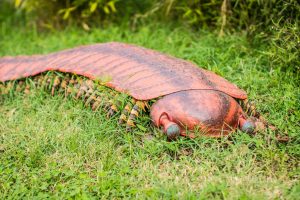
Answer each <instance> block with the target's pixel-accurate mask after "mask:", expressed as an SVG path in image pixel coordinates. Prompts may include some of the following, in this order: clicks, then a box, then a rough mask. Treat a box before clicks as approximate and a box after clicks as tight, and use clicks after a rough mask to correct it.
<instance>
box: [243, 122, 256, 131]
mask: <svg viewBox="0 0 300 200" xmlns="http://www.w3.org/2000/svg"><path fill="white" fill-rule="evenodd" d="M241 129H242V131H243V132H245V133H250V134H251V133H253V132H254V130H255V124H254V123H253V122H252V121H250V120H247V121H246V122H245V123H244V124H243V126H242V128H241Z"/></svg>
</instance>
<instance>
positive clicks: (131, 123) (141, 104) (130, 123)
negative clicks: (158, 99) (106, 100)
mask: <svg viewBox="0 0 300 200" xmlns="http://www.w3.org/2000/svg"><path fill="white" fill-rule="evenodd" d="M148 107H149V106H148V103H147V102H145V101H136V102H135V104H134V106H133V107H132V110H131V111H130V115H129V117H128V120H127V123H126V130H127V131H130V129H131V128H132V127H135V121H136V118H137V117H138V116H139V114H140V113H141V112H143V111H146V108H148Z"/></svg>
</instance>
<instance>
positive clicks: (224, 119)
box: [151, 90, 254, 138]
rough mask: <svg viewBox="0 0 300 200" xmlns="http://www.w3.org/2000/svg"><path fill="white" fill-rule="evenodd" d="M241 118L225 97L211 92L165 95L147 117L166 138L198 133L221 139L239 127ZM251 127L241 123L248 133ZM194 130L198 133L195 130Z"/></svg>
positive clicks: (234, 106) (234, 101)
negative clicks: (159, 128)
mask: <svg viewBox="0 0 300 200" xmlns="http://www.w3.org/2000/svg"><path fill="white" fill-rule="evenodd" d="M243 116H244V113H243V111H242V108H241V106H240V105H239V104H238V103H237V102H236V100H235V99H234V98H232V97H230V96H229V95H227V94H225V93H222V92H219V91H215V90H188V91H180V92H177V93H173V94H169V95H166V96H164V97H162V98H161V99H159V100H158V101H157V102H156V103H155V104H154V105H153V106H152V108H151V118H152V120H153V122H154V124H155V125H156V126H157V127H160V126H162V127H163V128H164V132H165V133H166V134H167V135H168V137H170V138H175V137H177V136H178V135H188V136H189V137H195V136H196V132H199V133H200V134H204V135H208V136H212V137H221V136H224V135H228V134H230V133H231V132H232V131H233V130H235V129H236V128H237V127H239V123H240V118H241V117H243ZM253 126H254V124H253V123H252V122H249V123H248V121H247V120H246V121H245V126H244V128H245V129H247V131H252V128H253ZM195 130H198V131H195Z"/></svg>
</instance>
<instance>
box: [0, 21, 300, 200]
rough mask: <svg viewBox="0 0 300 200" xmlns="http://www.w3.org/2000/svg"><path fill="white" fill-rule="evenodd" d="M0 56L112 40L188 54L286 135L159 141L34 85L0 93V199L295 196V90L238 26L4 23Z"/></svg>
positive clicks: (299, 189)
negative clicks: (54, 28) (234, 30)
mask: <svg viewBox="0 0 300 200" xmlns="http://www.w3.org/2000/svg"><path fill="white" fill-rule="evenodd" d="M0 31H1V33H0V46H1V48H0V56H4V55H18V54H35V53H49V52H53V51H57V50H61V49H66V48H70V47H75V46H77V45H82V44H92V43H97V42H106V41H122V42H129V43H134V44H138V45H141V46H145V47H148V48H152V49H156V50H159V51H161V52H165V53H168V54H171V55H174V56H177V57H180V58H184V59H188V60H191V61H193V62H195V63H197V64H198V65H199V66H203V67H204V68H206V69H209V70H212V71H214V72H216V73H218V74H220V75H221V76H223V77H225V78H227V79H228V80H230V81H232V82H234V83H236V84H237V85H239V86H240V87H241V88H243V89H245V90H246V91H247V92H248V94H249V97H250V99H253V100H255V101H256V102H257V107H258V109H259V110H260V111H261V112H262V113H263V114H264V116H265V117H266V118H267V119H268V120H269V121H270V122H272V123H273V124H275V125H276V126H277V127H278V128H279V129H280V130H281V131H282V132H284V133H286V134H288V135H289V136H290V137H291V141H290V142H289V143H287V144H281V143H277V142H276V141H275V140H274V133H273V132H271V131H266V132H263V133H260V134H259V135H257V136H256V137H252V136H248V135H246V134H243V133H241V132H237V134H235V135H234V136H233V137H232V138H223V139H221V140H215V139H209V138H198V139H195V140H191V139H184V138H181V139H180V140H178V141H175V142H167V141H166V138H165V136H163V135H162V134H161V133H159V132H158V131H157V130H154V133H155V134H154V136H153V137H152V139H149V132H150V131H152V128H151V127H150V125H149V128H148V129H147V130H146V131H143V130H139V129H135V130H134V131H133V132H131V133H126V132H125V130H124V129H123V128H121V127H119V126H118V125H117V123H116V121H117V119H115V118H112V119H110V120H107V119H106V114H105V113H104V112H92V111H91V109H87V108H85V107H84V105H83V103H82V102H78V101H74V100H71V99H65V98H63V97H61V96H55V97H52V96H50V95H49V94H46V93H44V92H42V91H33V93H32V94H30V95H26V96H24V95H22V94H17V95H16V96H15V97H2V98H1V99H0V122H1V123H0V198H1V199H6V198H7V199H17V198H25V199H31V198H36V199H40V198H46V197H50V198H55V199H56V198H59V199H66V198H78V199H84V198H87V199H89V198H99V197H101V198H103V199H106V198H155V199H156V198H170V199H182V198H185V199H207V198H214V199H297V198H299V196H300V182H299V174H300V170H299V156H300V145H299V141H300V137H299V132H300V126H299V123H300V121H299V119H300V113H299V110H300V109H299V105H300V89H299V86H297V84H296V81H295V80H294V78H293V76H292V75H291V74H287V73H281V72H280V71H278V70H275V69H272V68H270V67H269V66H268V62H266V60H265V59H264V53H265V51H266V49H265V48H264V46H263V45H260V46H253V45H251V44H249V43H248V42H247V40H246V37H245V35H244V34H242V33H240V34H233V35H228V36H226V37H224V38H218V37H217V36H216V35H215V34H213V33H209V32H206V31H201V32H191V31H189V30H186V29H185V28H184V27H176V28H174V27H172V26H164V25H147V26H143V27H140V28H139V29H137V30H134V31H133V30H129V29H127V28H126V27H117V26H109V27H106V28H98V29H92V30H91V31H90V32H84V31H82V30H78V29H76V28H70V29H67V30H64V31H60V32H52V33H40V32H37V31H35V30H26V29H23V28H12V27H9V26H7V25H5V24H3V26H2V27H1V30H0Z"/></svg>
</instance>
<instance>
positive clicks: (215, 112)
mask: <svg viewBox="0 0 300 200" xmlns="http://www.w3.org/2000/svg"><path fill="white" fill-rule="evenodd" d="M47 72H52V73H47ZM26 77H30V79H31V80H32V84H33V85H34V87H46V88H48V89H49V90H50V92H51V93H52V94H54V93H56V92H57V91H60V92H63V93H64V94H65V95H69V94H72V96H74V97H75V98H82V99H84V101H85V102H86V104H87V105H91V106H92V108H93V109H97V108H98V107H99V106H104V107H105V109H106V110H107V112H108V115H109V116H111V115H114V114H115V113H117V112H119V113H121V114H120V119H119V122H120V123H124V122H125V123H126V124H127V129H130V128H131V127H133V126H135V125H134V121H135V118H136V117H137V116H139V112H143V111H144V112H145V111H147V110H148V111H150V116H151V119H152V121H153V124H154V125H155V126H157V127H163V130H164V132H165V133H166V134H167V136H168V137H169V138H170V139H173V138H176V137H177V136H179V135H185V136H189V137H195V136H196V132H197V131H195V130H199V132H201V133H203V134H205V135H208V136H212V137H221V136H224V135H228V134H230V133H231V132H233V131H234V130H236V129H237V128H240V129H241V130H242V131H244V132H247V133H253V132H254V131H255V130H256V129H257V127H258V125H259V126H261V120H259V119H258V118H259V113H257V112H256V111H255V108H254V107H253V105H251V104H249V103H248V101H247V94H246V93H245V91H243V90H242V89H240V88H238V87H237V86H236V85H234V84H232V83H230V82H228V81H227V80H225V79H224V78H222V77H220V76H218V75H216V74H215V73H213V72H210V71H207V70H204V69H202V68H200V67H198V66H196V65H195V64H193V63H191V62H188V61H185V60H182V59H178V58H174V57H171V56H168V55H165V54H162V53H159V52H156V51H153V50H149V49H145V48H142V47H137V46H134V45H129V44H123V43H115V42H113V43H104V44H95V45H88V46H81V47H77V48H73V49H69V50H64V51H60V52H56V53H51V54H48V55H33V56H17V57H3V58H0V82H2V89H1V90H0V92H1V93H2V94H5V93H7V91H8V90H11V89H14V90H16V91H24V92H26V91H28V90H29V88H30V86H29V85H30V84H25V82H26V81H25V82H24V78H26ZM103 87H108V88H111V90H110V92H103V91H104V90H102V89H101V88H103ZM116 92H119V93H121V94H124V95H125V96H126V98H127V97H128V98H131V99H132V100H129V102H130V103H128V104H122V102H121V103H120V101H118V100H116V98H115V96H116V95H110V94H107V93H116ZM103 102H108V103H106V104H105V105H104V104H103ZM243 109H244V110H243ZM249 114H250V115H252V116H253V117H250V118H249Z"/></svg>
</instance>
